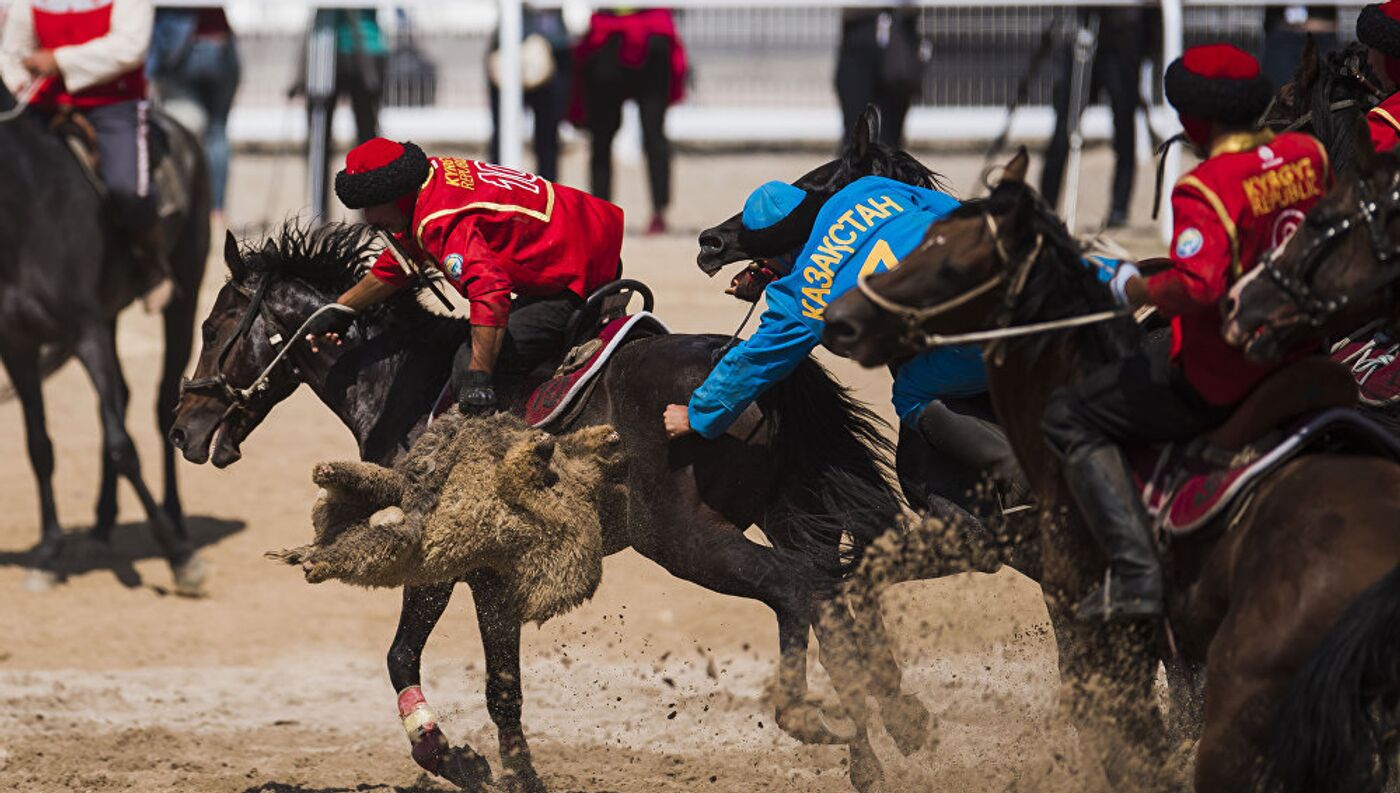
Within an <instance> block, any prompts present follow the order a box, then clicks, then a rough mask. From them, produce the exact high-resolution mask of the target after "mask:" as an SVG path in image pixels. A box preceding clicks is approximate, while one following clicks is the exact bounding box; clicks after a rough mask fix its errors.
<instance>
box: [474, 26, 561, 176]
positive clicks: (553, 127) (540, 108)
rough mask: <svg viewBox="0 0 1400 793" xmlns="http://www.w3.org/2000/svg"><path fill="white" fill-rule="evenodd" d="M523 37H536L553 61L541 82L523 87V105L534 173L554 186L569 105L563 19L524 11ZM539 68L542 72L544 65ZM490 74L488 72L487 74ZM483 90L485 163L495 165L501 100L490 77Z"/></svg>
mask: <svg viewBox="0 0 1400 793" xmlns="http://www.w3.org/2000/svg"><path fill="white" fill-rule="evenodd" d="M523 34H524V38H525V39H526V40H529V39H530V37H531V36H536V37H538V38H539V39H541V40H543V41H544V42H547V50H544V52H547V53H548V55H549V58H551V59H552V61H553V62H552V63H551V64H549V65H548V67H549V68H548V74H549V76H548V77H547V78H546V79H545V80H544V82H542V83H540V84H539V85H534V86H527V87H526V91H525V104H526V106H528V107H529V108H530V112H532V113H533V114H534V116H535V173H537V174H539V175H540V176H542V177H544V179H545V180H546V181H550V182H557V181H559V122H561V121H563V120H564V109H565V105H566V104H567V103H568V101H569V95H568V91H569V74H570V68H569V67H570V63H569V60H570V55H569V32H568V31H567V30H566V29H565V28H564V16H563V14H562V13H560V12H559V11H557V10H548V11H536V10H533V9H530V8H526V9H525V18H524V26H523ZM498 46H499V41H498V42H497V43H496V44H495V45H494V46H493V47H492V49H493V50H495V49H496V48H497V47H498ZM522 55H524V53H522ZM540 68H541V69H542V70H543V69H544V65H541V67H540ZM490 71H491V70H490V69H488V73H489V72H490ZM527 72H528V70H527ZM487 88H488V90H489V91H490V93H491V150H490V153H489V154H488V156H487V159H489V160H490V161H491V162H499V161H500V158H501V141H500V137H499V127H500V117H501V96H500V91H499V89H497V87H496V81H495V75H494V74H492V75H491V79H490V80H488V81H487Z"/></svg>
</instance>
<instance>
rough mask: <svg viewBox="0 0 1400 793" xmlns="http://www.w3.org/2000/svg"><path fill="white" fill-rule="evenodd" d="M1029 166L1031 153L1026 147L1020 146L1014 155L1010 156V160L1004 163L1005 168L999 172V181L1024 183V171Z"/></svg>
mask: <svg viewBox="0 0 1400 793" xmlns="http://www.w3.org/2000/svg"><path fill="white" fill-rule="evenodd" d="M1030 166H1031V155H1030V153H1028V152H1027V151H1026V147H1025V146H1022V147H1021V148H1020V149H1018V150H1017V151H1016V156H1015V157H1012V158H1011V162H1009V163H1007V164H1006V168H1005V170H1003V171H1002V172H1001V181H1003V182H1019V183H1021V184H1025V182H1026V171H1027V170H1029V169H1030Z"/></svg>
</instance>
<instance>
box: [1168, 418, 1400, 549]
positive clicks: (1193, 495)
mask: <svg viewBox="0 0 1400 793" xmlns="http://www.w3.org/2000/svg"><path fill="white" fill-rule="evenodd" d="M1334 430H1340V431H1343V432H1346V433H1347V434H1348V435H1349V436H1350V437H1352V438H1355V439H1357V440H1358V441H1360V442H1361V444H1360V445H1362V446H1373V447H1375V448H1376V449H1377V451H1378V452H1380V453H1382V454H1386V455H1388V456H1390V457H1393V458H1395V459H1400V439H1397V438H1395V437H1394V436H1393V435H1391V434H1390V433H1389V432H1387V431H1386V430H1385V429H1384V428H1383V427H1381V426H1380V425H1378V424H1376V423H1375V422H1373V421H1371V420H1370V419H1367V418H1365V417H1364V416H1362V415H1361V414H1359V413H1357V412H1356V411H1354V410H1347V409H1344V408H1334V409H1332V410H1328V411H1325V412H1323V413H1319V414H1317V415H1316V416H1313V417H1311V418H1309V419H1307V420H1306V421H1304V422H1303V423H1302V424H1301V426H1299V427H1297V428H1296V429H1294V430H1293V431H1291V432H1289V433H1288V435H1287V436H1286V437H1285V438H1284V439H1283V441H1282V442H1280V443H1279V444H1278V445H1276V446H1274V447H1272V448H1271V449H1269V450H1268V451H1266V452H1264V453H1263V454H1260V455H1259V456H1257V457H1255V458H1253V459H1252V460H1250V461H1249V462H1247V463H1244V464H1242V465H1238V466H1235V467H1232V468H1217V467H1213V466H1211V465H1210V464H1208V463H1206V462H1204V461H1201V460H1199V459H1196V458H1190V459H1186V456H1185V455H1184V454H1183V453H1182V451H1181V448H1182V447H1181V445H1180V444H1174V445H1172V446H1169V447H1167V448H1166V449H1165V450H1163V452H1162V454H1161V457H1160V458H1159V459H1158V462H1157V467H1156V471H1155V472H1154V473H1153V474H1152V476H1151V478H1150V479H1149V480H1148V484H1147V486H1146V487H1145V488H1144V489H1143V492H1142V499H1143V506H1145V507H1146V508H1147V512H1148V514H1149V515H1151V516H1152V518H1153V520H1154V521H1155V523H1156V524H1157V526H1158V528H1159V529H1160V530H1161V531H1164V532H1166V533H1167V534H1169V535H1173V536H1182V535H1186V534H1190V533H1192V532H1194V531H1196V530H1197V529H1200V528H1201V527H1203V526H1205V525H1206V524H1208V523H1210V521H1211V520H1213V519H1214V518H1216V517H1217V516H1219V515H1220V514H1221V512H1222V511H1224V510H1225V509H1227V508H1228V507H1230V505H1231V504H1233V503H1234V502H1235V501H1236V500H1237V499H1238V498H1239V497H1241V496H1243V495H1244V494H1246V493H1248V492H1249V491H1250V490H1252V489H1253V487H1254V486H1255V485H1256V484H1257V483H1258V482H1260V481H1261V480H1262V479H1263V477H1264V475H1265V474H1267V473H1269V472H1271V471H1273V470H1274V469H1276V468H1278V467H1279V466H1280V465H1282V464H1283V463H1285V462H1287V461H1289V460H1291V459H1293V458H1294V457H1297V456H1298V455H1299V454H1301V453H1302V452H1303V451H1305V450H1306V448H1307V447H1308V446H1309V445H1310V444H1311V443H1313V442H1314V441H1315V440H1317V439H1318V438H1320V437H1322V436H1323V435H1325V434H1326V433H1327V432H1331V431H1334Z"/></svg>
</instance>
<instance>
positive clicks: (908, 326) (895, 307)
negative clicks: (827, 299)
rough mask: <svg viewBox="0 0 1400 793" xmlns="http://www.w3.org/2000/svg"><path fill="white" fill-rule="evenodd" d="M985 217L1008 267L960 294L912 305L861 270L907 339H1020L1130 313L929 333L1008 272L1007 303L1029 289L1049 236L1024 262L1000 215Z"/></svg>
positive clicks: (940, 342) (924, 342) (873, 296)
mask: <svg viewBox="0 0 1400 793" xmlns="http://www.w3.org/2000/svg"><path fill="white" fill-rule="evenodd" d="M982 218H983V220H984V222H985V223H986V226H987V233H988V235H989V236H990V237H991V238H992V246H993V248H994V250H995V251H996V255H997V259H998V260H999V261H1000V262H1001V263H1002V264H1004V265H1006V267H1004V268H1003V269H1002V270H1001V271H1000V272H998V273H997V274H996V275H994V276H992V277H991V278H988V279H987V280H985V281H983V282H982V283H980V284H977V285H976V286H974V287H972V288H971V289H969V290H967V291H966V292H963V293H961V294H959V295H956V296H954V297H951V298H949V299H947V300H944V301H943V302H941V303H937V304H935V305H932V306H928V307H926V308H921V307H918V306H909V305H905V304H903V303H899V302H897V301H894V300H891V299H889V298H888V297H885V296H884V295H881V294H880V293H878V292H876V291H875V289H874V288H873V287H871V286H870V284H869V283H867V282H866V279H867V275H866V273H863V272H862V273H861V274H860V276H859V277H858V278H857V279H856V288H857V289H859V290H860V293H861V294H862V295H864V296H865V298H866V299H867V300H869V301H870V302H871V303H873V304H875V306H876V307H877V308H880V309H882V310H883V311H885V312H886V313H889V314H893V315H894V316H895V317H897V318H898V319H899V320H900V322H901V324H902V325H903V330H904V334H903V340H904V341H907V342H913V343H915V344H916V345H919V346H921V347H923V348H929V347H945V346H948V345H953V344H979V343H982V342H989V341H991V342H994V341H1000V340H1002V339H1010V338H1016V337H1020V336H1033V335H1035V334H1039V333H1049V332H1051V331H1056V330H1064V329H1067V328H1077V327H1080V326H1083V325H1092V324H1095V323H1098V322H1107V321H1108V320H1111V319H1117V318H1119V317H1122V316H1127V315H1128V314H1129V312H1128V311H1126V310H1114V311H1099V312H1095V313H1093V314H1085V315H1082V316H1078V317H1067V318H1065V319H1055V320H1049V321H1046V322H1033V323H1029V324H1026V325H1015V326H1011V327H1002V328H996V329H994V330H983V331H975V332H972V333H956V334H951V335H943V334H939V333H929V332H927V331H925V330H924V329H923V326H924V324H925V323H926V322H928V320H930V319H933V318H934V317H937V316H939V315H942V314H946V313H947V312H949V311H952V310H953V309H955V308H958V307H959V306H963V305H966V304H967V303H970V302H972V301H973V300H976V299H977V298H979V297H981V296H982V295H984V294H986V293H988V292H990V291H992V290H993V289H995V288H997V287H998V286H1000V285H1001V284H1002V283H1004V282H1005V281H1006V280H1007V277H1008V273H1014V275H1012V276H1011V288H1010V289H1009V290H1008V291H1007V295H1006V303H1007V305H1014V304H1015V302H1016V301H1017V299H1019V297H1020V295H1021V290H1022V289H1024V288H1025V286H1026V282H1027V281H1028V280H1029V279H1030V273H1031V268H1033V267H1034V266H1035V263H1036V262H1038V261H1039V260H1040V254H1041V253H1042V251H1043V250H1044V248H1045V237H1044V235H1043V234H1039V233H1037V234H1036V235H1035V244H1034V245H1032V246H1031V249H1030V252H1029V253H1027V254H1026V256H1025V258H1023V259H1021V260H1020V262H1014V261H1013V260H1012V258H1011V254H1010V253H1009V252H1008V251H1007V249H1006V244H1005V242H1004V241H1003V240H1002V238H1001V233H1000V229H998V228H997V222H996V218H995V217H993V216H992V214H991V213H990V212H985V211H984V212H983V213H982ZM939 239H940V238H938V237H935V238H934V239H932V240H929V241H927V242H924V243H922V244H921V245H920V246H919V247H918V248H916V249H915V251H914V252H916V253H917V252H918V251H920V250H927V249H928V248H929V247H930V246H932V245H934V244H937V243H938V240H939Z"/></svg>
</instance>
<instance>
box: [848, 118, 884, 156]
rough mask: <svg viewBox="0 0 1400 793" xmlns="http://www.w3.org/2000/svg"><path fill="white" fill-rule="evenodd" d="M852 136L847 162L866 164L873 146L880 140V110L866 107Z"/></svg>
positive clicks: (853, 129) (857, 121)
mask: <svg viewBox="0 0 1400 793" xmlns="http://www.w3.org/2000/svg"><path fill="white" fill-rule="evenodd" d="M850 135H851V137H850V141H849V142H848V143H847V144H846V160H847V162H851V163H859V162H864V161H865V160H866V158H867V157H869V156H870V149H871V146H872V144H874V143H875V142H877V141H879V140H880V108H878V107H876V106H874V105H866V106H865V112H864V113H861V114H860V118H858V119H856V125H855V126H854V127H852V128H851V132H850Z"/></svg>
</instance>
